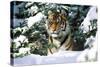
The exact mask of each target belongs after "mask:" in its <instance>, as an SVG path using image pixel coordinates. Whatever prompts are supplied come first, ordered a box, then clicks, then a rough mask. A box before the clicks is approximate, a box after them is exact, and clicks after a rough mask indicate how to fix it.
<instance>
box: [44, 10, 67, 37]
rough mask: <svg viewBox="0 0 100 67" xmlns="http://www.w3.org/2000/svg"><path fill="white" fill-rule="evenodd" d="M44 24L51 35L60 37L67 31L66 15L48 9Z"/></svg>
mask: <svg viewBox="0 0 100 67" xmlns="http://www.w3.org/2000/svg"><path fill="white" fill-rule="evenodd" d="M46 24H47V31H48V33H49V35H50V36H52V37H61V36H62V35H64V34H66V33H67V31H66V30H67V29H68V28H67V27H68V23H67V22H66V16H65V15H64V14H62V13H59V12H52V11H48V18H47V21H46Z"/></svg>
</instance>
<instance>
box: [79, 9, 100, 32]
mask: <svg viewBox="0 0 100 67" xmlns="http://www.w3.org/2000/svg"><path fill="white" fill-rule="evenodd" d="M97 17H98V16H97V9H96V7H91V8H90V10H89V12H88V13H87V15H86V18H85V19H84V21H83V22H82V24H81V26H80V29H82V30H83V33H87V32H88V31H89V30H92V26H91V22H90V21H91V20H94V19H97ZM89 26H90V28H89Z"/></svg>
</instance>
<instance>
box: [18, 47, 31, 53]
mask: <svg viewBox="0 0 100 67" xmlns="http://www.w3.org/2000/svg"><path fill="white" fill-rule="evenodd" d="M26 52H28V53H29V52H30V48H20V49H19V53H20V54H21V53H26Z"/></svg>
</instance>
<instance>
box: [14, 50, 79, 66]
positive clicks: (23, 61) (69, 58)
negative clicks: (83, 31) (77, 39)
mask: <svg viewBox="0 0 100 67" xmlns="http://www.w3.org/2000/svg"><path fill="white" fill-rule="evenodd" d="M79 54H80V52H73V51H68V52H67V51H64V52H58V53H55V54H53V55H48V56H40V55H35V54H31V55H28V56H25V57H23V58H16V59H14V65H15V66H16V65H33V64H58V63H60V64H61V63H74V62H77V61H76V59H77V57H78V55H79Z"/></svg>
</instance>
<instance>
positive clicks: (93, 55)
mask: <svg viewBox="0 0 100 67" xmlns="http://www.w3.org/2000/svg"><path fill="white" fill-rule="evenodd" d="M86 45H89V48H87V49H85V50H84V51H83V52H82V53H81V54H80V56H79V57H78V59H77V61H79V62H85V61H93V60H97V51H98V50H97V35H96V37H93V36H91V37H89V38H87V40H86V43H85V46H86Z"/></svg>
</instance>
